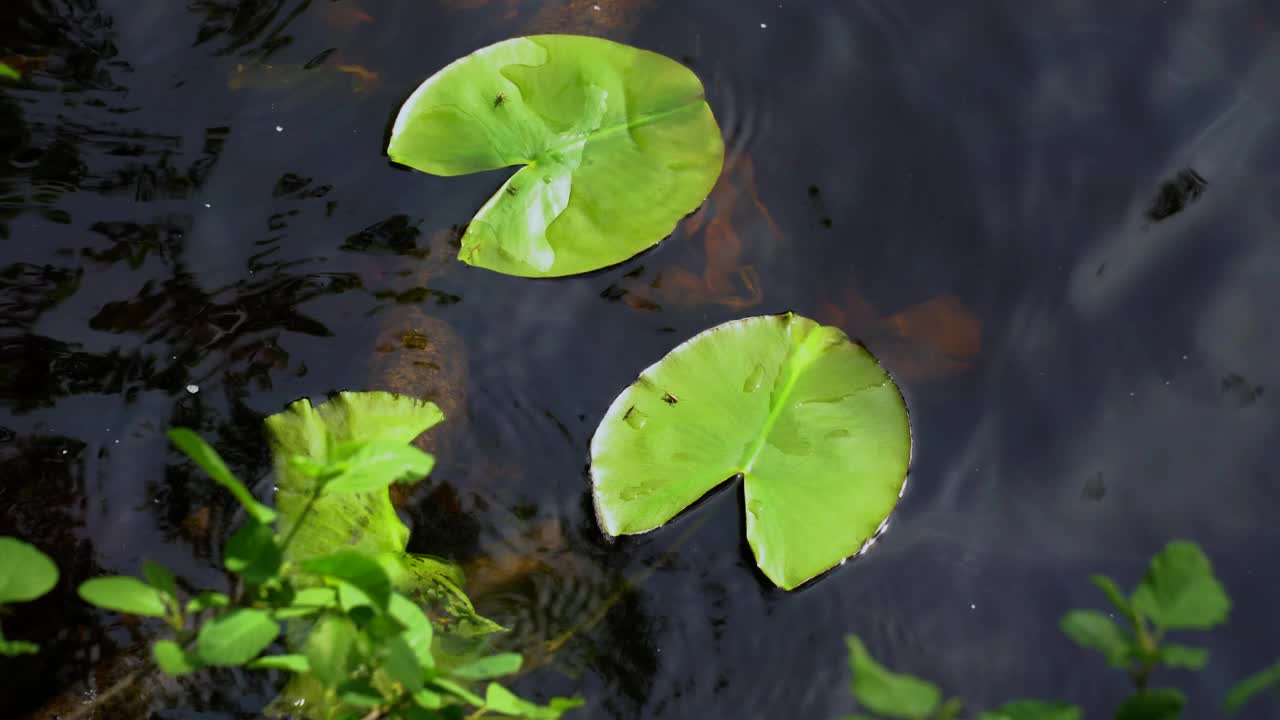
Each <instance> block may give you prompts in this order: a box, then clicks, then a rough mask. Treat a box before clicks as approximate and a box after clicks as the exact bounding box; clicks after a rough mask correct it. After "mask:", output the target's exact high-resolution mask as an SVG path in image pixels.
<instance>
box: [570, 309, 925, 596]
mask: <svg viewBox="0 0 1280 720" xmlns="http://www.w3.org/2000/svg"><path fill="white" fill-rule="evenodd" d="M910 456H911V430H910V425H909V423H908V418H907V408H906V405H905V404H904V402H903V399H902V394H901V393H900V392H899V391H898V388H897V386H896V385H894V383H893V381H892V380H891V379H890V378H889V376H888V375H887V374H886V373H885V371H884V369H883V368H881V367H880V365H879V363H877V362H876V360H875V358H873V357H872V356H871V355H870V354H869V353H868V352H867V351H866V350H865V349H863V348H862V347H861V346H860V345H857V344H854V343H853V342H850V340H849V338H848V337H846V336H845V334H844V333H843V332H841V331H840V330H839V329H837V328H834V327H825V326H822V325H819V324H818V323H815V322H813V321H812V320H808V319H806V318H803V317H799V316H796V315H793V314H791V313H786V314H783V315H770V316H763V317H752V318H746V319H743V320H734V321H731V322H727V323H724V324H723V325H719V326H717V327H714V328H711V329H710V330H706V331H704V332H702V333H700V334H698V335H696V336H694V337H693V338H692V339H690V340H688V341H686V342H685V343H683V344H682V345H680V346H678V347H677V348H675V349H674V350H672V351H671V352H670V353H669V354H667V356H666V357H664V358H662V359H661V360H659V361H658V362H657V363H655V364H654V365H652V366H650V367H649V368H648V369H646V370H645V371H644V372H642V373H641V374H640V377H639V378H638V379H637V380H636V381H635V382H633V383H632V384H631V385H630V386H628V387H627V389H626V390H624V391H623V392H622V394H620V395H619V396H618V397H617V399H615V400H614V401H613V404H612V405H611V406H610V407H609V410H608V412H607V413H606V414H605V417H604V419H603V420H602V421H601V422H600V426H599V428H597V430H596V432H595V436H594V437H593V438H592V440H591V481H592V486H593V487H592V493H593V496H594V499H595V507H596V514H597V517H598V519H599V522H600V526H601V527H602V528H603V529H604V531H605V532H606V533H608V534H610V535H628V534H635V533H642V532H646V531H649V530H652V529H654V528H656V527H659V526H661V525H663V524H664V523H666V522H667V521H669V520H671V519H672V518H674V517H675V516H676V515H677V514H678V513H680V512H681V511H682V510H684V509H685V508H687V507H689V506H690V505H692V504H693V503H694V502H696V501H697V500H698V499H699V498H701V497H703V496H704V495H706V494H707V493H708V492H710V491H711V490H712V489H713V488H715V487H717V486H719V485H721V484H722V483H724V482H725V481H726V480H728V479H731V478H735V477H741V478H742V480H743V493H744V495H745V499H746V510H747V513H746V521H747V540H748V541H749V542H750V544H751V549H752V551H753V552H754V553H755V557H756V563H757V564H758V565H759V567H760V569H761V570H762V571H763V572H764V574H765V575H766V576H768V577H769V579H770V580H772V581H773V582H774V583H775V584H777V585H778V586H780V587H783V588H786V589H788V590H790V589H792V588H795V587H797V586H799V585H801V584H802V583H804V582H806V581H808V580H810V579H812V578H814V577H816V576H818V575H820V574H821V573H823V572H825V571H826V570H829V569H830V568H832V567H834V566H836V565H837V564H839V563H840V562H841V561H843V560H844V559H846V558H848V557H850V556H852V555H854V554H856V553H857V552H858V551H859V550H861V549H862V548H863V547H865V546H866V544H867V543H868V542H869V541H870V540H871V539H872V538H873V537H874V536H875V534H876V533H877V532H878V531H879V530H880V529H881V528H882V527H883V525H884V523H885V522H886V520H887V518H888V517H889V513H890V512H891V511H892V510H893V508H894V506H895V505H896V504H897V502H898V498H899V496H900V495H901V493H902V489H903V486H904V484H905V482H906V474H907V466H908V464H909V462H910Z"/></svg>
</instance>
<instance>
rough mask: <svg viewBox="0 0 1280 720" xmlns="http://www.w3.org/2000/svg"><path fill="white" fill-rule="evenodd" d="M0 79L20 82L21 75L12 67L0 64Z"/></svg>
mask: <svg viewBox="0 0 1280 720" xmlns="http://www.w3.org/2000/svg"><path fill="white" fill-rule="evenodd" d="M0 77H2V78H8V79H10V80H21V79H22V73H20V72H18V71H17V70H16V69H14V67H13V66H12V65H9V64H8V63H2V62H0Z"/></svg>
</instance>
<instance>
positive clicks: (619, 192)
mask: <svg viewBox="0 0 1280 720" xmlns="http://www.w3.org/2000/svg"><path fill="white" fill-rule="evenodd" d="M387 154H388V156H390V158H391V159H392V160H394V161H396V162H398V163H402V164H404V165H408V166H409V167H412V168H416V169H418V170H422V171H423V172H428V173H431V174H434V175H444V176H453V175H466V174H470V173H476V172H482V171H485V170H495V169H498V168H504V167H513V166H517V165H523V166H524V167H523V168H522V169H520V170H519V171H518V172H516V173H515V174H514V175H513V176H512V177H511V178H510V179H508V180H507V181H506V182H505V183H503V185H502V187H501V188H500V189H499V190H498V192H497V193H495V194H494V196H493V197H491V198H490V199H489V201H488V202H487V203H485V204H484V206H483V207H482V208H481V209H480V211H479V212H478V213H476V216H475V218H474V219H473V220H472V221H471V224H470V225H469V226H468V227H467V231H466V233H465V234H464V235H463V237H462V250H461V252H460V254H459V257H461V259H462V260H463V261H465V262H467V263H470V264H472V265H476V266H479V267H485V268H489V269H490V270H495V271H497V272H501V273H507V274H509V275H520V276H524V277H555V276H560V275H572V274H575V273H582V272H587V271H590V270H597V269H599V268H602V267H607V266H609V265H613V264H615V263H618V262H621V261H623V260H626V259H627V258H629V257H631V256H633V255H635V254H636V253H639V252H640V251H642V250H645V249H647V248H649V247H651V246H653V245H655V244H656V243H658V241H660V240H662V238H664V237H666V236H667V235H668V234H670V233H671V231H672V230H673V229H674V228H675V226H676V223H677V222H678V221H679V220H680V218H682V217H684V216H685V215H687V214H689V213H690V212H692V211H693V210H695V209H696V208H697V207H698V206H699V205H700V204H702V201H703V200H705V199H706V197H707V195H708V194H709V193H710V192H711V188H712V186H713V185H715V182H716V178H718V177H719V176H720V169H721V166H722V165H723V162H724V141H723V139H722V138H721V136H720V128H719V126H718V125H717V124H716V120H715V117H714V116H713V115H712V113H711V108H710V106H709V105H707V102H706V99H705V98H704V93H703V88H702V83H701V82H700V81H699V80H698V77H697V76H696V75H694V74H693V72H692V71H690V70H689V69H688V68H686V67H684V66H683V65H681V64H679V63H677V62H675V61H674V60H671V59H669V58H666V57H663V56H662V55H658V54H656V53H652V52H648V51H645V50H640V49H637V48H633V47H629V46H626V45H620V44H618V43H615V42H610V41H608V40H601V39H599V38H592V37H581V36H575V35H535V36H531V37H524V38H515V39H513V40H505V41H503V42H500V43H497V44H495V45H490V46H489V47H486V48H482V49H480V50H477V51H476V52H474V53H472V54H470V55H468V56H466V57H464V58H462V59H460V60H458V61H456V62H454V63H452V64H451V65H449V66H447V67H445V68H444V69H443V70H441V71H439V72H437V73H436V74H435V75H433V76H431V77H430V78H429V79H427V81H426V82H424V83H423V84H422V85H421V86H420V87H419V88H418V89H417V90H416V91H415V92H414V93H413V94H412V95H411V96H410V97H409V99H408V100H407V101H406V102H405V104H404V106H403V107H402V108H401V110H400V114H399V116H398V117H397V118H396V121H395V125H394V126H393V128H392V131H391V142H390V144H389V145H388V147H387Z"/></svg>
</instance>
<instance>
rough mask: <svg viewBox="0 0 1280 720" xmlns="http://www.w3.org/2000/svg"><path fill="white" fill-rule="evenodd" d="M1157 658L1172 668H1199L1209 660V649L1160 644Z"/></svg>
mask: <svg viewBox="0 0 1280 720" xmlns="http://www.w3.org/2000/svg"><path fill="white" fill-rule="evenodd" d="M1157 659H1158V660H1159V661H1160V663H1161V664H1163V665H1166V666H1168V667H1171V668H1183V669H1186V670H1199V669H1200V668H1202V667H1204V664H1205V663H1206V662H1208V661H1209V651H1208V650H1206V649H1204V648H1198V647H1189V646H1187V645H1179V644H1177V643H1166V644H1163V645H1161V646H1160V651H1159V654H1158V656H1157Z"/></svg>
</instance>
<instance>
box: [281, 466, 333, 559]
mask: <svg viewBox="0 0 1280 720" xmlns="http://www.w3.org/2000/svg"><path fill="white" fill-rule="evenodd" d="M322 492H324V483H323V482H319V483H317V484H316V491H315V492H314V493H312V494H311V497H309V498H307V504H306V505H303V506H302V512H301V513H299V514H298V519H297V520H294V521H293V527H291V528H289V534H288V535H286V536H285V538H284V542H282V543H280V554H282V555H283V554H284V551H285V550H288V549H289V543H292V542H293V538H294V536H296V535H297V534H298V528H300V527H302V521H303V520H306V519H307V515H309V514H311V509H312V508H313V507H315V505H316V501H317V500H319V499H320V494H321V493H322Z"/></svg>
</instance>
